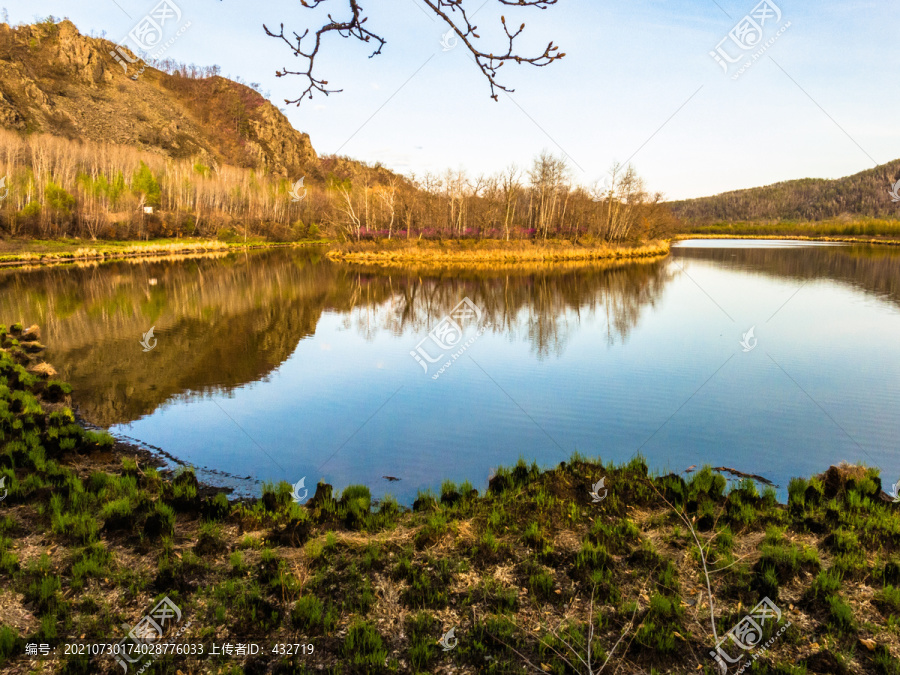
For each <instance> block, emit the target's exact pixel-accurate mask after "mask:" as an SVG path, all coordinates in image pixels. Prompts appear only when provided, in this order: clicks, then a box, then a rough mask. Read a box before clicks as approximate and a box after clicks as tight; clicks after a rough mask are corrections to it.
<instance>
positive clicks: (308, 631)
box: [291, 595, 338, 636]
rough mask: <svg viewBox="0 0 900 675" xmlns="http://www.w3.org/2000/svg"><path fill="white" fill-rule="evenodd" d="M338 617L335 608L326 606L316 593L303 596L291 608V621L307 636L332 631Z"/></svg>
mask: <svg viewBox="0 0 900 675" xmlns="http://www.w3.org/2000/svg"><path fill="white" fill-rule="evenodd" d="M337 618H338V613H337V612H336V611H335V609H334V608H333V607H331V606H328V607H326V606H325V603H323V602H322V601H321V600H319V598H317V597H316V596H314V595H303V596H301V597H300V598H299V599H298V600H297V602H296V603H294V607H293V608H292V609H291V623H292V624H293V625H294V626H295V627H296V628H297V629H298V630H300V631H301V632H302V633H303V634H304V635H307V636H315V635H324V634H326V633H330V632H331V631H332V630H333V629H334V627H335V625H336V624H337Z"/></svg>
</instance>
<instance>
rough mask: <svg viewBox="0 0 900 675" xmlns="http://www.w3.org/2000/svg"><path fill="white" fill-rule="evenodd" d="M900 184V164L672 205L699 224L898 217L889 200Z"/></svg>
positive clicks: (898, 204) (894, 204) (895, 206)
mask: <svg viewBox="0 0 900 675" xmlns="http://www.w3.org/2000/svg"><path fill="white" fill-rule="evenodd" d="M898 180H900V159H897V160H894V161H893V162H888V163H887V164H882V165H881V166H878V167H876V168H874V169H869V170H867V171H861V172H860V173H856V174H853V175H852V176H846V177H844V178H837V179H834V180H827V179H823V178H802V179H800V180H790V181H785V182H783V183H775V184H773V185H766V186H765V187H758V188H751V189H748V190H735V191H733V192H723V193H722V194H719V195H714V196H712V197H700V198H698V199H686V200H683V201H676V202H670V203H669V206H670V207H671V209H672V211H673V212H674V213H675V215H676V216H678V217H679V218H680V219H682V220H684V221H688V222H695V223H714V222H720V221H724V222H741V221H779V220H825V219H828V218H835V217H838V216H841V215H844V214H849V215H851V216H868V217H874V218H900V202H893V201H891V195H890V190H891V188H892V186H893V185H894V184H895V183H896V182H897V181H898Z"/></svg>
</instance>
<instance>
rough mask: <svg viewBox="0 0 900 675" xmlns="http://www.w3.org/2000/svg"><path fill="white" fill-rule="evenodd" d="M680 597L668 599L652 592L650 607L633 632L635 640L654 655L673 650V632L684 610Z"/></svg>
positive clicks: (679, 623)
mask: <svg viewBox="0 0 900 675" xmlns="http://www.w3.org/2000/svg"><path fill="white" fill-rule="evenodd" d="M679 603H680V599H678V598H676V599H670V598H668V597H666V596H664V595H660V594H657V593H654V594H653V595H652V596H651V597H650V609H649V611H648V612H647V616H646V618H645V619H644V621H643V623H642V624H641V627H640V628H639V629H638V631H637V633H636V634H635V642H637V643H638V644H639V645H641V646H642V647H643V648H644V649H647V650H650V651H652V652H653V653H654V655H655V656H666V655H668V654H671V653H672V652H674V651H675V640H676V638H675V635H674V632H676V630H677V629H678V628H680V625H681V619H682V617H683V615H684V611H683V610H682V609H681V606H680V604H679Z"/></svg>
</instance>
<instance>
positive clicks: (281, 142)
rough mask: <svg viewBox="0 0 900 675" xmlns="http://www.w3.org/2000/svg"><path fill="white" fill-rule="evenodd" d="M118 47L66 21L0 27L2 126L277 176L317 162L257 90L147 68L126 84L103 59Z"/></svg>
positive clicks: (308, 146) (114, 66)
mask: <svg viewBox="0 0 900 675" xmlns="http://www.w3.org/2000/svg"><path fill="white" fill-rule="evenodd" d="M116 47H117V45H116V44H115V43H113V42H110V41H108V40H104V39H98V38H91V37H88V36H85V35H82V34H80V33H79V32H78V29H77V28H76V27H75V25H74V24H72V22H70V21H68V20H63V21H61V22H59V23H53V21H51V20H48V21H44V22H41V23H38V24H35V25H31V26H19V27H16V28H11V27H10V26H8V25H6V24H0V64H2V66H0V126H2V127H5V128H7V129H10V130H15V131H19V132H25V133H29V134H31V133H35V132H38V133H41V132H42V133H47V134H53V135H55V136H63V137H66V138H69V139H72V140H76V139H77V140H89V141H95V142H98V143H101V142H102V143H115V144H119V145H127V146H132V147H134V148H139V149H141V150H146V151H150V152H154V153H160V154H163V155H166V156H168V157H171V158H174V159H188V158H200V159H201V160H202V161H204V163H206V164H213V165H216V164H228V165H232V166H236V167H244V168H252V169H264V170H266V171H267V172H269V173H272V174H277V175H283V176H298V175H304V174H305V172H306V169H307V168H309V167H310V166H312V165H315V164H316V162H317V159H318V158H317V156H316V152H315V150H313V147H312V144H311V142H310V139H309V136H308V135H307V134H304V133H301V132H299V131H297V130H296V129H294V128H293V127H292V126H291V124H290V122H289V121H288V119H287V118H286V117H285V116H284V115H283V114H282V113H281V111H280V110H278V108H276V107H275V106H273V105H272V104H271V103H269V102H268V101H267V100H266V99H265V98H264V97H263V96H262V95H261V94H259V93H258V92H257V91H255V90H253V89H251V88H250V87H247V86H244V85H242V84H239V83H237V82H233V81H231V80H228V79H226V78H223V77H219V76H217V75H212V76H208V77H190V76H186V75H187V73H182V72H178V73H176V74H169V73H166V72H162V71H161V70H157V69H156V68H153V67H149V66H148V67H146V68H144V69H143V71H141V72H140V75H139V76H138V77H137V78H136V79H132V77H129V75H133V74H134V73H135V72H137V71H136V70H135V69H134V68H132V70H131V71H129V72H128V73H126V72H125V71H124V69H123V68H122V67H120V65H119V64H118V63H117V62H116V60H115V59H114V58H113V56H111V54H110V52H113V51H114V50H115V49H116ZM126 53H127V55H128V56H129V57H134V55H133V54H131V53H130V52H127V50H126ZM216 71H217V69H206V71H205V73H209V72H216Z"/></svg>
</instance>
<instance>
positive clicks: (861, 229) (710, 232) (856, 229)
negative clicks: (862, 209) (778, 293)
mask: <svg viewBox="0 0 900 675" xmlns="http://www.w3.org/2000/svg"><path fill="white" fill-rule="evenodd" d="M696 237H704V238H709V239H719V238H723V239H801V240H809V241H833V242H842V243H852V244H857V243H859V244H872V243H878V244H893V245H897V244H900V220H886V219H879V218H864V219H852V220H843V219H834V220H824V221H809V222H800V221H778V222H752V221H750V222H719V223H711V224H691V225H687V226H685V227H684V228H683V231H682V233H681V234H679V235H677V236H676V237H675V239H687V238H696Z"/></svg>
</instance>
